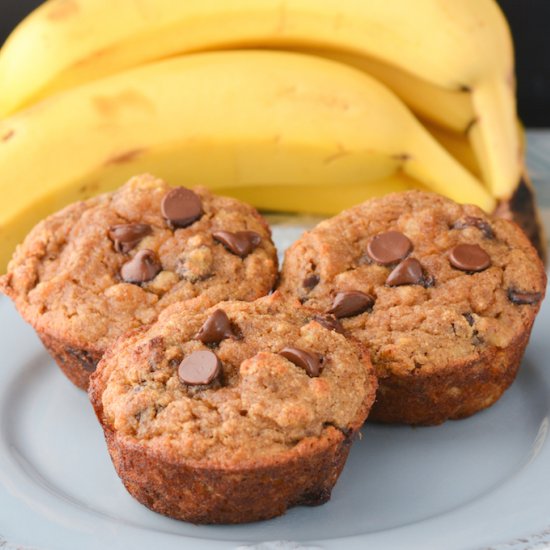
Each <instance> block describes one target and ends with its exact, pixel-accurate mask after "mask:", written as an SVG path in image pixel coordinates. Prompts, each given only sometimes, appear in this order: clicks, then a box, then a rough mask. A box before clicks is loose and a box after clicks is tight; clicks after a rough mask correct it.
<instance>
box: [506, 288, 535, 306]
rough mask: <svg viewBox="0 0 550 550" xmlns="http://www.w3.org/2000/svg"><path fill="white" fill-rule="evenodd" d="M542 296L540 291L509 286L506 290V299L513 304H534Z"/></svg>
mask: <svg viewBox="0 0 550 550" xmlns="http://www.w3.org/2000/svg"><path fill="white" fill-rule="evenodd" d="M541 298H542V293H541V292H526V291H523V290H516V289H513V288H511V289H510V290H508V299H509V300H510V302H512V303H513V304H516V305H518V306H521V305H534V304H538V303H539V302H540V300H541Z"/></svg>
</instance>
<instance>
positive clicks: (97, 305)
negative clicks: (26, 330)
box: [0, 175, 277, 389]
mask: <svg viewBox="0 0 550 550" xmlns="http://www.w3.org/2000/svg"><path fill="white" fill-rule="evenodd" d="M276 276H277V256H276V251H275V248H274V246H273V243H272V242H271V232H270V230H269V227H268V225H267V223H266V221H265V220H264V219H263V218H262V217H261V216H260V215H259V214H258V212H257V211H256V210H255V209H254V208H253V207H252V206H249V205H247V204H244V203H242V202H239V201H238V200H235V199H230V198H225V197H218V196H215V195H212V194H211V193H209V192H208V191H207V190H205V189H202V188H197V189H194V190H190V189H186V188H184V187H175V188H171V187H169V186H168V185H167V184H166V183H164V182H163V181H161V180H159V179H156V178H154V177H153V176H150V175H142V176H137V177H134V178H132V179H131V180H130V181H129V182H128V183H127V184H125V185H124V186H123V187H121V188H120V189H119V190H117V191H116V192H113V193H109V194H104V195H100V196H97V197H94V198H92V199H89V200H87V201H84V202H78V203H75V204H72V205H70V206H68V207H67V208H65V209H63V210H61V211H60V212H58V213H56V214H54V215H52V216H50V217H48V218H47V219H45V220H43V221H42V222H41V223H39V224H38V225H37V226H36V227H35V228H34V229H33V230H32V231H31V232H30V234H29V235H28V236H27V238H26V239H25V241H24V242H23V244H22V245H20V246H19V247H18V248H17V250H16V252H15V254H14V257H13V259H12V261H11V262H10V264H9V266H8V272H7V274H6V275H5V276H3V277H1V278H0V290H2V291H3V292H4V293H5V294H7V295H8V296H9V297H10V298H12V300H13V301H14V302H15V305H16V307H17V309H18V310H19V312H20V313H21V315H22V316H23V318H24V319H25V320H26V321H27V322H29V323H30V324H31V325H32V326H33V327H34V328H35V330H36V331H37V333H38V335H39V336H40V338H41V339H42V341H43V343H44V345H45V346H46V348H47V349H48V351H49V352H50V354H51V355H52V356H53V357H54V359H55V360H56V361H57V363H58V365H59V366H60V367H61V369H62V370H63V371H64V372H65V374H66V375H67V376H68V377H69V378H70V379H71V380H72V381H73V382H74V383H75V384H76V385H77V386H79V387H81V388H84V389H85V388H86V387H87V385H88V379H89V376H90V373H91V372H92V371H93V370H94V369H95V366H96V364H97V362H98V361H99V359H100V358H101V356H102V355H103V352H104V351H105V349H106V348H107V347H108V346H109V345H110V344H111V343H112V342H113V341H114V340H115V339H116V338H117V337H118V336H120V335H121V334H123V333H124V332H126V331H127V330H129V329H133V328H136V327H139V326H141V325H143V324H145V323H150V322H152V321H154V320H155V319H156V318H157V316H158V314H159V313H160V311H162V310H163V309H164V308H165V307H166V306H168V305H170V304H172V303H174V302H177V301H180V300H188V299H191V298H195V297H196V296H199V295H201V296H203V297H204V298H205V299H206V300H207V301H210V302H211V303H216V302H219V301H221V300H227V299H242V300H254V299H256V298H258V297H259V296H263V295H265V294H267V293H268V292H269V291H270V290H271V288H272V287H273V284H274V282H275V279H276Z"/></svg>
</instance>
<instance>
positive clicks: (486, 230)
mask: <svg viewBox="0 0 550 550" xmlns="http://www.w3.org/2000/svg"><path fill="white" fill-rule="evenodd" d="M466 227H477V228H478V229H479V230H480V231H481V232H482V233H483V236H484V237H485V238H486V239H494V238H495V232H494V231H493V228H492V227H491V226H490V225H489V222H487V221H486V220H483V219H481V218H476V217H475V216H466V217H465V218H463V219H461V220H458V221H457V222H456V223H455V224H454V225H453V229H465V228H466Z"/></svg>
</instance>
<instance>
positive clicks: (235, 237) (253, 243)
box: [212, 231, 262, 258]
mask: <svg viewBox="0 0 550 550" xmlns="http://www.w3.org/2000/svg"><path fill="white" fill-rule="evenodd" d="M212 237H214V239H215V240H216V241H218V242H220V243H222V244H223V245H224V246H225V248H227V249H228V250H229V252H231V253H233V254H235V255H236V256H240V257H241V258H246V257H247V256H248V255H249V254H250V253H251V252H253V251H254V250H255V249H256V248H258V246H259V245H260V243H261V242H262V237H261V236H260V235H258V233H256V232H255V231H237V232H236V233H231V232H230V231H216V232H214V233H212Z"/></svg>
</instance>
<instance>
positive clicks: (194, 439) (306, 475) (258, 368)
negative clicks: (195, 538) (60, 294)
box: [89, 293, 376, 523]
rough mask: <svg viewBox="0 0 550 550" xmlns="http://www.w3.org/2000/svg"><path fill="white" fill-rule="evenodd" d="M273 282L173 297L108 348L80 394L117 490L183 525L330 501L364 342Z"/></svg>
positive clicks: (368, 401) (352, 419)
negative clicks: (265, 288)
mask: <svg viewBox="0 0 550 550" xmlns="http://www.w3.org/2000/svg"><path fill="white" fill-rule="evenodd" d="M324 321H325V319H324V317H322V316H320V317H318V318H316V317H315V315H313V314H312V313H311V311H309V310H306V309H304V308H301V307H300V304H299V303H297V302H295V301H294V300H283V299H281V296H280V295H279V294H278V293H275V294H273V295H271V296H267V297H264V298H261V299H259V300H256V301H255V302H236V301H233V302H222V303H220V304H218V305H216V306H214V307H212V308H210V309H208V310H205V307H204V303H203V301H202V300H201V299H200V298H197V300H195V301H194V302H193V301H191V302H186V303H180V304H175V305H173V306H171V307H170V308H168V309H166V310H165V311H164V312H163V313H161V315H160V317H159V319H158V321H157V322H156V323H154V324H153V325H151V326H150V327H142V328H139V329H136V330H134V331H131V332H130V333H128V334H127V335H126V336H124V337H122V338H121V339H119V340H118V341H117V343H116V344H115V345H114V346H113V347H112V348H110V349H109V350H108V351H107V353H106V354H105V355H104V357H103V359H102V360H101V362H100V363H99V366H98V369H97V370H96V372H95V373H94V374H93V375H92V377H91V382H90V388H89V395H90V398H91V401H92V403H93V406H94V408H95V411H96V414H97V416H98V419H99V421H100V422H101V424H102V426H103V429H104V431H105V437H106V441H107V445H108V449H109V452H110V454H111V458H112V460H113V463H114V466H115V468H116V470H117V472H118V474H119V476H120V477H121V479H122V481H123V482H124V484H125V486H126V488H127V489H128V491H129V492H130V493H131V494H132V495H133V496H134V497H135V498H136V499H138V500H139V501H140V502H141V503H143V504H144V505H146V506H148V507H149V508H151V509H152V510H155V511H156V512H160V513H161V514H165V515H167V516H171V517H174V518H177V519H183V520H187V521H191V522H195V523H242V522H247V521H255V520H261V519H267V518H271V517H274V516H277V515H280V514H282V513H284V512H285V510H286V509H287V508H289V507H291V506H295V505H298V504H305V505H317V504H322V503H323V502H325V501H327V500H328V499H329V498H330V494H331V490H332V487H333V485H334V484H335V483H336V480H337V478H338V476H339V474H340V471H341V470H342V468H343V466H344V463H345V460H346V457H347V455H348V452H349V447H350V445H351V443H352V441H353V439H354V435H355V434H356V432H357V430H358V429H359V428H360V426H361V425H362V423H363V422H364V420H365V419H366V417H367V414H368V412H369V409H370V407H371V405H372V403H373V401H374V396H375V393H376V376H375V374H374V370H373V368H372V365H371V363H370V359H369V354H368V351H367V350H366V349H365V348H364V347H363V346H362V345H361V344H359V343H358V342H355V341H352V340H349V339H347V338H346V337H345V336H343V335H342V334H340V333H338V332H337V331H334V330H332V327H331V326H330V325H329V327H327V326H325V322H324Z"/></svg>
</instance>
